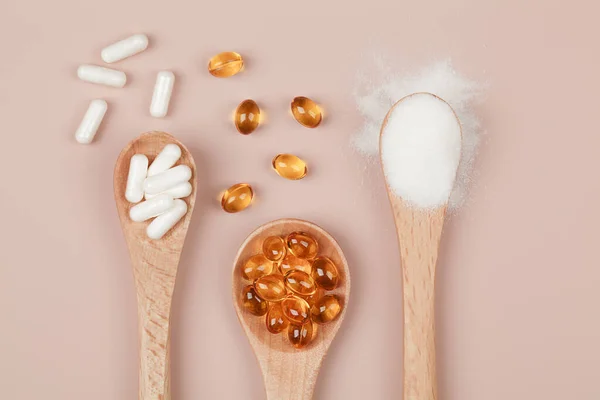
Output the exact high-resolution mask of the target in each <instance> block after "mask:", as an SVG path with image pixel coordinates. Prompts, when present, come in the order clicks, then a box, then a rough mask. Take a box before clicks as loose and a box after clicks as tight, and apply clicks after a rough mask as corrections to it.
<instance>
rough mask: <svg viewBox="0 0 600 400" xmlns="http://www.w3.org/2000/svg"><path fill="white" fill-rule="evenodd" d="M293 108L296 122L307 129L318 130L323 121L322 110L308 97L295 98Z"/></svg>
mask: <svg viewBox="0 0 600 400" xmlns="http://www.w3.org/2000/svg"><path fill="white" fill-rule="evenodd" d="M291 107H292V114H293V115H294V118H295V119H296V121H298V122H299V123H300V124H301V125H303V126H305V127H307V128H316V127H317V126H319V124H320V123H321V120H322V119H323V113H322V112H321V108H320V107H319V106H318V104H317V103H315V102H314V101H312V100H311V99H309V98H308V97H296V98H294V100H292V105H291Z"/></svg>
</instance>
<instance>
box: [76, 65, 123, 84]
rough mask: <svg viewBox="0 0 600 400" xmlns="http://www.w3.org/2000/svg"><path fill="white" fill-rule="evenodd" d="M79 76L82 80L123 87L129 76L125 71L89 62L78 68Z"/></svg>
mask: <svg viewBox="0 0 600 400" xmlns="http://www.w3.org/2000/svg"><path fill="white" fill-rule="evenodd" d="M77 76H78V77H79V79H81V80H82V81H86V82H90V83H97V84H99V85H107V86H112V87H117V88H122V87H123V86H125V83H126V82H127V76H126V75H125V72H123V71H117V70H116V69H110V68H104V67H99V66H97V65H89V64H86V65H80V66H79V68H77Z"/></svg>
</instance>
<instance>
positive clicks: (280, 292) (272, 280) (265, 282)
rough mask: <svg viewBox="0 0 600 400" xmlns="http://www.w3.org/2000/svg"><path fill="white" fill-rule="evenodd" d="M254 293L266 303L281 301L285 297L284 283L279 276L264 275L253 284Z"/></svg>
mask: <svg viewBox="0 0 600 400" xmlns="http://www.w3.org/2000/svg"><path fill="white" fill-rule="evenodd" d="M254 288H255V289H256V293H257V294H258V295H259V296H260V297H262V298H263V299H265V300H267V301H281V300H282V299H283V298H284V297H285V295H286V293H287V292H286V290H285V283H284V282H283V276H281V275H265V276H263V277H261V278H258V279H257V280H256V281H255V282H254Z"/></svg>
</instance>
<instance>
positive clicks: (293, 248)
mask: <svg viewBox="0 0 600 400" xmlns="http://www.w3.org/2000/svg"><path fill="white" fill-rule="evenodd" d="M286 244H287V248H288V250H289V251H290V253H292V254H293V255H295V256H296V257H298V258H304V259H306V260H311V259H313V258H315V257H316V256H317V253H318V252H319V245H318V244H317V241H316V240H315V239H313V238H312V237H311V236H310V235H309V234H308V233H304V232H292V233H290V234H289V235H288V237H287V239H286Z"/></svg>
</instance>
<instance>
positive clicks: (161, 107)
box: [150, 71, 175, 118]
mask: <svg viewBox="0 0 600 400" xmlns="http://www.w3.org/2000/svg"><path fill="white" fill-rule="evenodd" d="M174 85H175V75H174V74H173V73H172V72H171V71H160V72H159V73H158V75H157V76H156V83H155V84H154V92H153V93H152V102H151V103H150V115H152V116H153V117H155V118H163V117H165V116H166V115H167V111H169V102H170V101H171V94H172V93H173V86H174Z"/></svg>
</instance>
